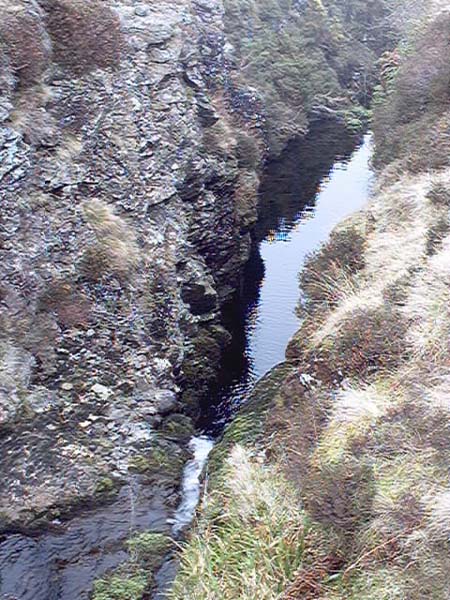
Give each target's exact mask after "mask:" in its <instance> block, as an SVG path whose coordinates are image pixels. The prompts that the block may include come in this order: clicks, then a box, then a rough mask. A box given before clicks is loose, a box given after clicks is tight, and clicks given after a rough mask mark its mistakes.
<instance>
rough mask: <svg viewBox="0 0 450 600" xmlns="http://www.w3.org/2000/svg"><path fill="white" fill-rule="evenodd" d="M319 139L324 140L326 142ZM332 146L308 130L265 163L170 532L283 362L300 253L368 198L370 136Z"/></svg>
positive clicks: (185, 516)
mask: <svg viewBox="0 0 450 600" xmlns="http://www.w3.org/2000/svg"><path fill="white" fill-rule="evenodd" d="M327 133H328V134H330V133H331V135H332V132H327ZM332 139H333V135H332ZM320 141H322V144H324V143H325V142H326V143H328V145H327V147H326V148H324V147H323V145H322V144H320ZM330 149H334V150H335V147H334V146H333V144H332V143H331V142H330V139H329V138H328V137H327V136H326V135H325V136H324V134H323V131H321V132H320V135H318V133H317V132H316V131H312V132H311V134H310V136H309V138H307V139H306V140H302V141H301V142H293V143H292V144H290V146H289V147H288V148H287V149H286V151H285V152H284V153H283V155H282V156H281V157H280V159H278V160H277V161H274V162H273V163H271V164H270V165H269V167H268V169H267V172H266V175H265V178H264V179H263V182H262V186H261V207H262V220H261V222H260V225H259V232H257V233H259V235H260V239H259V240H258V241H259V243H258V244H257V246H256V248H255V251H254V253H253V256H252V259H251V261H250V263H249V265H248V268H247V272H246V273H245V276H244V287H243V291H242V294H241V295H240V297H239V299H238V302H237V303H236V305H235V306H233V307H231V311H232V315H233V316H232V320H234V323H238V324H239V327H238V329H237V331H235V339H234V344H235V345H234V347H232V348H231V350H230V351H229V353H228V357H225V360H224V367H223V373H222V381H223V383H222V386H221V387H220V388H219V390H218V393H217V399H216V401H215V402H213V403H212V404H210V405H208V406H206V407H203V414H202V418H201V423H200V426H201V432H202V435H201V436H198V437H195V438H193V440H192V441H191V448H192V450H193V452H194V458H193V459H192V460H191V461H189V462H188V464H187V465H186V467H185V473H184V479H183V499H182V502H181V504H180V506H179V508H178V510H177V512H176V514H175V522H174V525H173V532H174V533H175V534H179V533H180V531H181V530H182V529H183V527H185V526H187V525H188V524H189V523H190V522H191V520H192V518H193V517H194V514H195V510H196V507H197V504H198V501H199V496H200V480H201V474H202V471H203V468H204V466H205V464H206V462H207V459H208V454H209V452H210V451H211V450H212V448H213V446H214V440H215V438H216V437H217V436H218V435H220V432H221V431H222V430H223V427H224V426H225V425H226V424H227V423H228V422H229V421H230V420H231V419H232V417H233V415H234V414H235V413H236V411H237V410H238V409H239V407H240V406H241V405H242V403H243V402H245V398H246V397H247V395H248V394H249V392H250V391H251V389H252V388H253V386H254V385H255V383H256V382H257V381H258V379H260V378H261V377H262V376H263V375H265V374H266V373H267V372H268V371H270V370H271V369H272V368H273V367H274V366H275V365H277V364H278V363H280V362H282V361H283V360H284V355H285V350H286V347H287V345H288V342H289V340H290V338H291V337H292V336H293V335H294V333H295V332H296V331H297V330H298V329H299V326H300V323H299V318H298V317H297V315H296V306H297V304H298V301H299V296H300V290H299V283H298V274H299V271H300V270H301V268H302V265H303V264H304V262H305V259H306V258H307V257H308V255H310V254H311V253H312V252H314V251H315V250H317V249H318V248H319V247H320V246H321V245H322V244H323V243H324V242H325V241H326V240H327V238H328V237H329V235H330V233H331V231H332V230H333V229H334V227H335V226H336V225H337V224H338V223H339V222H341V221H342V220H343V219H345V217H347V216H348V215H351V214H352V213H354V212H355V211H357V210H359V209H361V208H362V207H363V206H364V205H365V204H366V202H367V199H368V195H369V191H370V183H371V172H370V159H371V155H372V137H371V134H366V135H365V136H364V138H363V139H362V140H361V141H360V143H359V144H358V145H357V146H356V148H355V142H354V141H353V144H352V143H351V142H350V148H349V147H348V146H346V145H345V144H344V147H343V150H342V151H341V152H340V153H339V152H337V153H336V154H333V155H332V162H327V158H328V161H330V156H329V152H330ZM335 151H336V150H335ZM264 228H265V229H264Z"/></svg>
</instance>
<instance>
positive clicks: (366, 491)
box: [173, 2, 450, 600]
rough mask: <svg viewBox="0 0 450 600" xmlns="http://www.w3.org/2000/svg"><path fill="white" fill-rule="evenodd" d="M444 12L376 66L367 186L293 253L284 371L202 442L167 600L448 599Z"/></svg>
mask: <svg viewBox="0 0 450 600" xmlns="http://www.w3.org/2000/svg"><path fill="white" fill-rule="evenodd" d="M369 4H370V3H368V5H369ZM440 4H441V3H440V2H435V3H430V7H434V11H435V12H434V13H430V14H428V15H427V18H426V20H425V21H424V24H423V25H422V26H421V27H413V28H411V27H410V28H409V29H408V31H409V33H408V35H409V36H412V37H409V38H408V40H407V42H405V43H404V44H402V45H401V47H400V50H399V51H398V52H396V53H395V54H390V55H386V56H385V57H384V58H383V61H382V68H383V73H384V80H383V83H382V86H381V88H380V89H379V90H378V92H377V98H376V106H375V119H374V128H375V136H376V139H377V142H378V146H377V150H376V152H377V161H378V165H379V166H380V167H381V166H384V167H385V169H384V171H383V172H380V173H379V179H378V186H377V189H376V193H375V194H374V196H373V198H372V201H371V203H370V204H369V206H368V207H367V209H366V210H365V211H364V212H362V213H359V214H358V215H355V216H354V217H352V218H351V219H350V220H348V221H347V222H345V223H344V224H342V225H341V226H340V227H339V228H338V229H337V230H336V231H335V232H334V234H333V235H332V236H331V238H330V240H329V242H328V243H327V244H326V245H325V246H324V247H323V248H322V249H321V250H320V251H319V252H318V253H316V254H315V255H313V256H311V257H310V258H309V260H308V261H307V264H306V266H305V269H304V271H303V273H302V274H301V277H300V280H301V285H302V292H303V296H304V297H303V301H302V306H301V307H300V309H299V311H300V314H301V316H302V318H303V322H302V326H301V329H300V331H299V333H298V334H297V336H296V337H295V339H294V340H293V342H292V343H291V344H290V347H289V349H288V354H287V356H288V360H289V364H287V365H286V366H285V368H286V369H287V372H286V373H285V375H284V376H283V377H282V380H281V381H280V380H278V381H277V382H276V384H275V385H274V386H273V387H272V388H271V390H270V391H268V393H267V395H265V396H264V401H263V404H262V406H263V407H264V408H263V410H262V414H263V415H264V416H263V418H260V419H257V420H256V428H255V429H254V430H253V429H252V427H251V421H247V420H246V418H247V415H251V414H252V411H254V413H255V414H257V415H258V414H260V413H258V410H257V402H256V404H255V405H253V406H252V409H251V410H250V411H249V412H247V409H246V410H245V411H244V412H243V413H242V415H240V417H238V419H237V421H236V424H235V425H232V426H231V427H230V428H229V430H228V431H227V432H226V434H225V438H224V442H223V444H222V445H219V447H218V449H217V450H216V451H215V452H216V456H217V460H216V462H214V457H213V461H212V463H211V468H212V469H214V471H215V473H214V476H213V477H212V478H211V479H210V487H209V490H208V492H207V494H206V496H205V498H204V501H203V504H202V507H201V511H200V515H199V519H198V523H197V529H196V531H195V532H194V533H193V534H192V536H191V539H190V540H189V541H188V543H187V547H186V548H185V550H184V551H183V552H182V554H181V559H182V569H181V571H180V574H179V576H178V578H177V582H176V586H175V591H174V594H173V598H174V600H179V599H181V598H182V597H186V598H192V599H194V598H195V599H200V598H202V599H203V598H205V599H209V600H219V599H230V600H232V599H235V598H243V599H246V598H248V599H250V598H255V597H258V598H265V599H266V598H267V599H270V600H275V599H277V598H282V599H283V600H299V599H300V598H316V599H318V600H384V599H386V600H393V599H398V600H424V599H425V598H432V599H433V600H446V599H447V598H448V597H449V596H450V583H449V579H448V571H449V568H450V559H449V552H448V549H449V548H448V544H449V539H450V537H449V536H450V519H449V514H450V508H449V507H450V491H449V490H450V487H449V481H450V468H449V465H450V427H449V418H448V416H449V411H450V401H449V398H450V372H449V364H450V343H449V340H450V309H449V307H450V234H449V232H450V228H449V214H448V210H449V198H450V165H449V163H448V160H449V159H448V157H449V156H450V153H449V148H448V138H449V136H448V135H447V133H448V131H447V130H448V127H447V124H446V119H447V118H448V114H450V113H448V105H449V103H448V100H449V89H450V88H449V81H450V75H449V70H448V65H449V64H450V60H449V58H450V56H449V53H448V52H449V45H448V36H449V32H450V18H449V13H448V11H444V12H441V6H440ZM316 5H317V7H319V6H322V9H323V10H325V8H326V7H328V6H329V3H326V2H323V4H322V3H320V2H317V3H316ZM308 6H309V8H311V6H310V5H308ZM443 8H445V6H443ZM255 35H256V34H255ZM383 86H384V87H383ZM447 113H448V114H447ZM430 170H431V172H430ZM306 374H307V375H308V376H309V377H305V375H306ZM267 381H270V377H269V378H268V380H267ZM267 381H266V383H267ZM264 385H265V384H264V382H263V385H262V387H261V388H260V392H259V393H262V392H263V391H264ZM271 502H274V503H275V507H274V508H273V509H271V508H270V507H271V506H272V504H271ZM286 503H287V504H286ZM276 508H278V512H277V511H276ZM286 515H289V518H286ZM280 525H281V527H280ZM291 541H293V544H294V546H295V545H296V547H294V546H291V545H289V543H290V542H291ZM283 543H284V544H286V543H287V545H285V546H283V545H282V544H283ZM271 558H273V560H271ZM281 565H283V566H282V568H281ZM182 590H186V595H185V596H183V595H182Z"/></svg>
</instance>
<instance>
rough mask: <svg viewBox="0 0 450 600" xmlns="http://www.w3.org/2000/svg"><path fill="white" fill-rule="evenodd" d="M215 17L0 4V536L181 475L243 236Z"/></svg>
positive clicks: (217, 349) (246, 214) (245, 190)
mask: <svg viewBox="0 0 450 600" xmlns="http://www.w3.org/2000/svg"><path fill="white" fill-rule="evenodd" d="M222 13H223V9H222V4H221V2H220V1H219V0H194V1H189V0H178V1H177V2H164V1H163V2H158V3H152V2H135V1H134V0H123V1H121V0H118V1H113V0H108V1H106V2H105V1H103V2H101V1H100V0H14V1H10V0H2V2H1V3H0V14H1V23H0V64H1V68H0V77H1V86H0V90H1V91H0V157H1V159H0V195H1V223H0V235H1V243H0V253H1V260H0V272H1V286H0V322H1V330H0V435H1V437H0V456H1V460H2V480H3V485H2V489H1V491H0V513H1V515H2V519H3V522H4V524H6V525H8V523H11V522H16V523H18V522H19V521H20V522H21V524H22V525H23V524H24V523H27V522H29V521H31V520H33V519H35V518H36V517H38V516H40V515H42V514H44V513H45V512H46V511H47V510H48V509H49V508H50V507H54V506H65V505H67V504H72V503H73V502H75V501H78V500H80V499H82V498H86V497H91V496H92V495H93V494H96V493H99V492H101V493H105V492H109V491H110V489H111V488H113V487H114V483H115V481H116V480H117V481H118V480H121V479H123V478H124V477H125V476H126V474H127V473H128V471H129V469H130V467H134V468H137V469H138V470H139V469H140V470H142V469H144V470H147V471H148V470H149V469H150V470H151V469H153V470H155V471H157V472H158V471H159V470H161V469H164V468H165V467H169V466H170V465H168V464H167V463H171V465H172V467H173V463H175V464H177V456H178V465H179V464H181V456H180V453H181V452H182V451H181V450H180V447H179V445H178V444H177V443H175V442H177V441H179V440H180V439H183V436H185V435H186V434H188V433H189V421H188V420H187V419H186V417H183V415H181V414H179V413H181V412H182V410H183V406H182V403H180V393H181V391H182V390H184V400H190V401H192V402H194V404H195V401H196V400H197V399H198V397H199V395H201V394H204V393H205V392H206V390H207V386H208V383H209V381H210V379H211V377H212V376H213V373H214V366H215V364H216V363H217V362H218V361H219V360H220V354H221V352H222V349H223V347H224V346H225V344H226V342H227V338H228V334H227V332H226V331H225V330H224V329H223V328H222V327H221V325H220V307H221V305H222V304H223V302H224V301H225V300H226V299H227V298H229V296H230V295H231V294H232V293H233V291H234V290H235V288H236V286H237V284H238V282H239V274H240V268H241V266H242V265H243V264H244V263H245V261H246V259H247V256H248V252H249V247H250V234H249V228H250V226H251V225H252V223H253V222H254V220H255V218H256V205H255V194H254V190H255V187H256V183H257V176H256V174H255V172H254V170H253V168H254V166H255V160H254V161H253V162H252V161H249V160H248V152H245V157H244V158H243V157H242V144H243V142H242V140H243V139H244V143H245V142H246V143H247V148H250V149H251V151H252V152H253V153H254V154H255V155H256V156H258V153H259V149H258V142H257V137H252V136H249V135H248V134H247V133H245V131H246V130H248V131H251V130H252V129H256V128H255V127H254V125H255V124H257V122H258V118H259V117H258V115H257V112H256V111H255V110H254V108H253V106H252V108H251V110H250V109H249V108H248V107H245V111H242V110H240V108H239V106H238V107H236V106H235V108H234V109H233V111H232V110H231V108H230V103H229V102H228V100H227V97H226V93H225V86H224V79H223V77H221V78H220V81H219V79H218V78H217V74H218V73H221V74H222V75H223V72H224V71H225V72H226V69H224V65H225V63H226V61H227V57H226V52H227V51H228V52H229V51H230V50H229V48H228V49H227V46H226V45H225V44H224V33H223V18H222V17H223V14H222ZM239 111H240V112H241V114H240V115H239V114H238V113H239ZM233 113H234V114H233ZM244 113H245V114H244ZM238 121H240V123H241V125H240V130H241V133H240V136H241V139H240V143H239V144H238V142H239V140H237V136H236V127H235V124H236V123H237V122H238ZM242 132H244V133H242ZM242 136H244V138H243V137H242ZM255 140H256V141H255ZM238 146H239V147H238ZM239 148H241V150H239ZM240 153H241V156H240V157H239V154H240ZM245 158H247V160H245ZM256 162H257V159H256ZM169 413H170V414H171V416H170V417H168V418H165V416H164V415H168V414H169ZM174 413H175V415H174ZM156 430H159V434H158V435H157V436H155V431H156ZM156 439H158V441H157V442H156V441H155V440H156ZM155 449H156V450H157V453H155V452H156V450H155ZM168 456H169V457H170V460H169V459H168V458H167V457H168Z"/></svg>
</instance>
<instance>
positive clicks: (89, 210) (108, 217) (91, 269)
mask: <svg viewBox="0 0 450 600" xmlns="http://www.w3.org/2000/svg"><path fill="white" fill-rule="evenodd" d="M84 214H85V218H86V220H87V222H88V224H89V226H90V227H91V229H92V231H93V233H94V235H95V243H94V244H92V245H91V246H90V247H89V248H87V250H86V251H85V253H84V256H83V259H82V261H81V264H80V268H81V271H82V273H83V275H84V276H85V277H87V278H88V279H92V280H94V281H95V280H97V279H99V278H101V277H102V276H104V275H110V274H112V275H116V276H118V277H127V276H129V275H130V274H131V273H132V271H133V270H135V269H136V267H137V266H138V264H139V260H140V253H139V248H138V245H137V242H136V237H135V235H134V233H133V232H132V231H131V229H130V227H129V226H128V225H127V223H126V222H125V221H124V220H123V219H121V218H120V217H118V216H117V215H115V214H114V213H113V211H112V209H111V207H110V206H108V205H107V204H105V203H104V202H101V201H100V200H92V201H90V202H88V203H86V204H85V206H84Z"/></svg>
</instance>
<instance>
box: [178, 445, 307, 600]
mask: <svg viewBox="0 0 450 600" xmlns="http://www.w3.org/2000/svg"><path fill="white" fill-rule="evenodd" d="M202 513H203V514H202V516H201V518H200V521H199V523H198V525H197V529H196V530H195V531H194V533H193V535H192V538H191V540H190V542H189V545H188V546H187V548H186V549H185V550H184V552H183V553H182V555H181V568H180V572H179V574H178V576H177V579H176V581H175V586H174V589H173V591H172V594H171V598H172V600H194V599H195V600H200V599H202V600H236V599H237V598H239V599H240V600H254V598H260V599H261V600H269V599H272V598H276V597H278V595H279V594H280V593H281V592H282V591H283V589H284V588H285V586H286V585H287V584H288V583H289V582H290V581H292V580H293V578H294V575H295V573H296V572H297V570H298V569H299V568H300V567H301V565H302V560H303V547H304V540H305V536H306V535H307V533H308V525H307V523H306V521H305V519H304V515H303V512H302V510H301V508H300V506H299V501H298V498H297V497H296V494H295V492H294V491H293V489H292V487H291V486H290V484H289V483H288V482H287V481H286V479H285V478H284V477H283V476H282V474H281V473H280V472H278V471H277V470H276V469H275V468H274V467H269V466H267V465H264V464H263V462H262V460H261V459H260V457H258V456H252V454H251V453H250V452H249V451H248V450H247V449H245V448H244V447H242V446H239V445H236V446H234V447H233V449H232V450H231V452H230V455H229V457H228V459H227V461H226V463H225V465H224V477H223V479H222V485H221V486H220V489H219V488H217V489H214V490H213V491H211V492H210V493H208V494H207V495H206V497H205V498H204V500H203V507H202Z"/></svg>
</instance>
